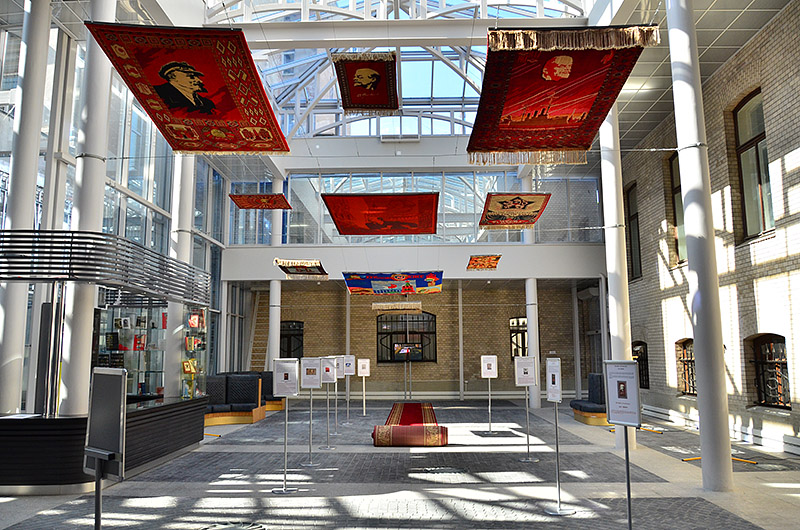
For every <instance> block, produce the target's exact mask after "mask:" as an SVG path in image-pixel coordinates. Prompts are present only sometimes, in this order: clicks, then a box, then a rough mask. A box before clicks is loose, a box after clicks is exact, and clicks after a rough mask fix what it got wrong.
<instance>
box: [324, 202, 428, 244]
mask: <svg viewBox="0 0 800 530" xmlns="http://www.w3.org/2000/svg"><path fill="white" fill-rule="evenodd" d="M322 200H323V201H325V206H327V207H328V211H329V212H330V214H331V217H332V218H333V222H334V223H335V224H336V229H337V230H339V233H340V234H341V235H353V236H366V235H396V234H435V233H436V212H437V210H438V208H439V194H438V193H389V194H375V193H335V194H334V193H323V194H322Z"/></svg>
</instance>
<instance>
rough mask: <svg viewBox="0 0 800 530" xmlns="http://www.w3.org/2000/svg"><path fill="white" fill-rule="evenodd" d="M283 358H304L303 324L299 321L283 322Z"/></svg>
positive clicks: (281, 348) (281, 352)
mask: <svg viewBox="0 0 800 530" xmlns="http://www.w3.org/2000/svg"><path fill="white" fill-rule="evenodd" d="M280 356H281V358H290V359H300V358H301V357H302V356H303V323H302V322H300V321H299V320H284V321H282V322H281V346H280Z"/></svg>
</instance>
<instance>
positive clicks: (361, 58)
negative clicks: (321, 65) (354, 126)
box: [331, 53, 399, 114]
mask: <svg viewBox="0 0 800 530" xmlns="http://www.w3.org/2000/svg"><path fill="white" fill-rule="evenodd" d="M331 58H332V59H333V64H334V66H335V68H336V76H337V77H338V79H339V91H340V92H341V94H342V108H343V109H344V110H345V112H348V113H362V114H373V113H374V114H387V113H392V111H395V110H397V109H398V107H399V104H398V100H397V60H396V57H395V54H394V53H339V54H333V55H332V56H331Z"/></svg>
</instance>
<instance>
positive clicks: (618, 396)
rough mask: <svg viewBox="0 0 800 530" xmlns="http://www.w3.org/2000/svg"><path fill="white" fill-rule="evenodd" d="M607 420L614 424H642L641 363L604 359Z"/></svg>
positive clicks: (634, 425) (632, 425) (638, 425)
mask: <svg viewBox="0 0 800 530" xmlns="http://www.w3.org/2000/svg"><path fill="white" fill-rule="evenodd" d="M603 379H604V380H605V385H606V420H607V421H608V423H611V424H614V425H626V426H628V427H641V426H642V406H641V401H640V399H639V365H638V364H637V363H636V361H603Z"/></svg>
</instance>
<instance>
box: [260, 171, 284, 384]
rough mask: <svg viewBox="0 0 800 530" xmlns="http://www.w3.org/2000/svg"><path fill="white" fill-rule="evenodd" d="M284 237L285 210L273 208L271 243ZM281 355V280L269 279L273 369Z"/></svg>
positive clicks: (269, 357)
mask: <svg viewBox="0 0 800 530" xmlns="http://www.w3.org/2000/svg"><path fill="white" fill-rule="evenodd" d="M273 179H274V180H273V181H272V190H273V193H275V192H276V191H275V190H280V189H282V184H283V180H280V179H278V178H277V177H273ZM282 237H283V210H272V234H271V236H270V241H269V244H270V246H272V247H279V246H281V243H282ZM280 356H281V281H280V280H270V281H269V335H268V336H267V361H266V363H267V365H266V366H265V367H264V369H265V370H272V361H273V360H275V359H278V358H279V357H280Z"/></svg>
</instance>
